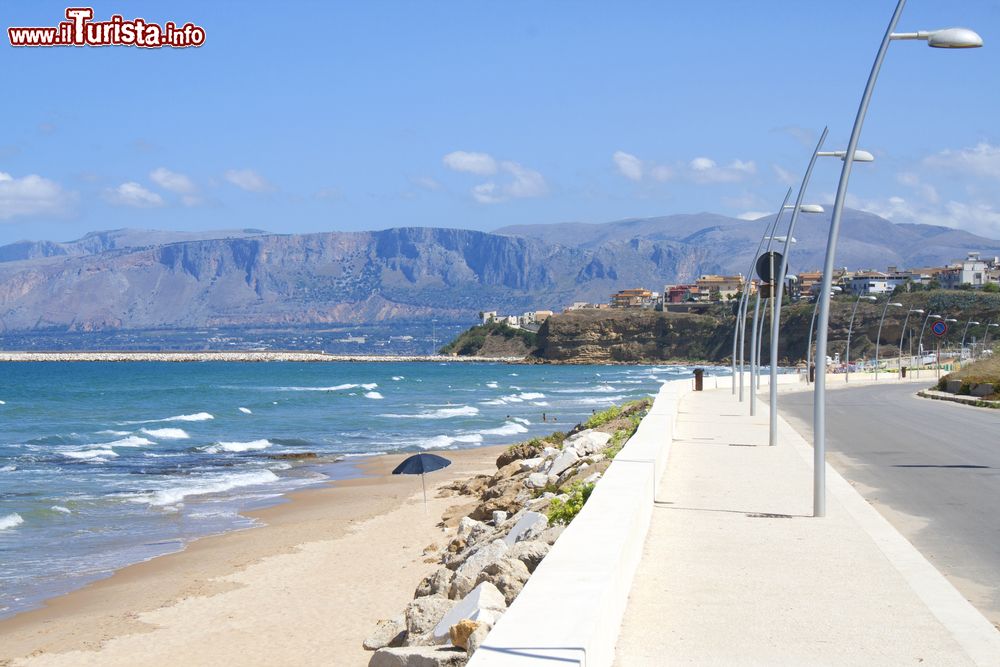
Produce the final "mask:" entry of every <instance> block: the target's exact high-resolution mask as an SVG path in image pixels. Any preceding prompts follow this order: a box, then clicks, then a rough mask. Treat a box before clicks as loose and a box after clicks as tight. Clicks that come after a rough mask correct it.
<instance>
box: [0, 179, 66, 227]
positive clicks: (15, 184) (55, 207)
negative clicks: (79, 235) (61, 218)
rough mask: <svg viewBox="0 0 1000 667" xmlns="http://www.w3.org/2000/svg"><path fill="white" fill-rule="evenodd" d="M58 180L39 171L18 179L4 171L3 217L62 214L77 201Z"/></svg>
mask: <svg viewBox="0 0 1000 667" xmlns="http://www.w3.org/2000/svg"><path fill="white" fill-rule="evenodd" d="M73 198H74V197H73V195H72V194H70V193H67V192H66V191H64V190H63V189H62V188H61V187H60V186H59V184H58V183H55V182H54V181H50V180H49V179H47V178H42V177H41V176H37V175H35V174H31V175H28V176H24V177H22V178H14V177H13V176H11V175H10V174H6V173H4V172H0V220H8V219H10V218H13V217H16V216H32V215H61V214H64V213H65V212H66V209H67V207H68V206H69V204H70V203H71V202H72V200H73Z"/></svg>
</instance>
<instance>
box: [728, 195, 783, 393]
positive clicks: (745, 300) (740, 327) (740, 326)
mask: <svg viewBox="0 0 1000 667" xmlns="http://www.w3.org/2000/svg"><path fill="white" fill-rule="evenodd" d="M791 196H792V189H791V188H788V192H787V193H785V200H784V201H783V202H782V203H781V208H779V209H778V214H777V215H776V216H775V217H774V223H773V224H771V226H770V227H771V229H770V232H769V231H768V225H764V233H763V234H761V235H760V241H759V242H758V243H757V250H755V251H754V253H753V255H752V256H751V257H750V269H749V270H748V271H747V279H746V281H745V282H744V283H743V293H742V294H741V295H740V304H739V308H738V312H737V316H736V328H735V329H734V330H733V359H732V362H733V377H734V378H735V377H736V347H737V340H739V353H740V402H741V403H742V402H743V355H744V353H745V351H746V342H745V341H746V327H747V308H748V305H749V301H750V284H751V281H752V277H753V270H754V265H756V263H757V256H758V255H760V249H761V248H762V247H763V246H764V239H765V238H766V237H767V236H768V234H769V233H770V234H774V227H775V226H776V225H777V224H778V218H780V217H781V211H782V210H783V209H784V208H785V204H787V203H788V199H789V198H790V197H791ZM757 298H758V302H759V299H760V290H757ZM733 393H736V381H735V379H734V380H733ZM751 403H753V401H752V400H751ZM751 410H753V407H752V406H751Z"/></svg>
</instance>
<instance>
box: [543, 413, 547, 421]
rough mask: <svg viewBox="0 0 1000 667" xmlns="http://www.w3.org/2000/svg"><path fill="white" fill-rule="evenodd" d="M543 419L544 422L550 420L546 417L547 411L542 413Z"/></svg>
mask: <svg viewBox="0 0 1000 667" xmlns="http://www.w3.org/2000/svg"><path fill="white" fill-rule="evenodd" d="M542 421H543V422H544V421H548V420H547V419H545V413H544V412H543V413H542Z"/></svg>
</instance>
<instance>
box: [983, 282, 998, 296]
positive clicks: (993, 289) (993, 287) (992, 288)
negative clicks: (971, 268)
mask: <svg viewBox="0 0 1000 667" xmlns="http://www.w3.org/2000/svg"><path fill="white" fill-rule="evenodd" d="M983 291H984V292H990V293H992V294H995V293H997V292H1000V284H997V283H986V284H985V285H983Z"/></svg>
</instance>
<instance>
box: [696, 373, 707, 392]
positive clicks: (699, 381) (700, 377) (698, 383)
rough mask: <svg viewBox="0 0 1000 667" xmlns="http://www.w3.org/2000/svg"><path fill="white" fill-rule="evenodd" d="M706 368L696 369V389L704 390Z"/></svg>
mask: <svg viewBox="0 0 1000 667" xmlns="http://www.w3.org/2000/svg"><path fill="white" fill-rule="evenodd" d="M704 376H705V369H704V368H696V369H694V390H695V391H702V386H703V385H702V383H703V382H704Z"/></svg>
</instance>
